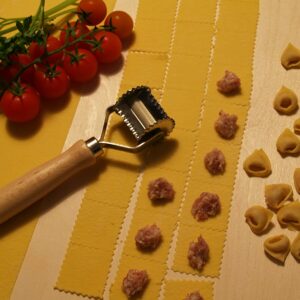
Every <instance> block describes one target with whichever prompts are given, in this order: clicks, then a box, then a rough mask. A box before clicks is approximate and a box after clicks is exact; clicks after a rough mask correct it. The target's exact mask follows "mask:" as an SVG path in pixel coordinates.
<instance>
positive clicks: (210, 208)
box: [191, 192, 221, 222]
mask: <svg viewBox="0 0 300 300" xmlns="http://www.w3.org/2000/svg"><path fill="white" fill-rule="evenodd" d="M220 210H221V204H220V199H219V196H218V195H217V194H212V193H207V192H203V193H201V194H200V196H199V198H197V199H196V200H195V202H194V204H193V206H192V210H191V213H192V215H193V217H194V218H195V219H196V220H197V221H198V222H199V221H205V220H207V219H208V218H209V217H214V216H216V215H217V214H218V213H220Z"/></svg>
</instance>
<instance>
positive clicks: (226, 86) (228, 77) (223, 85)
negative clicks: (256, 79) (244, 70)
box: [217, 70, 241, 94]
mask: <svg viewBox="0 0 300 300" xmlns="http://www.w3.org/2000/svg"><path fill="white" fill-rule="evenodd" d="M217 87H218V91H219V92H221V93H223V94H230V93H233V92H237V91H238V90H239V89H240V87H241V81H240V79H239V78H238V77H237V76H236V75H235V74H234V73H233V72H230V71H227V70H226V71H225V76H224V77H223V78H222V79H221V80H219V81H218V82H217Z"/></svg>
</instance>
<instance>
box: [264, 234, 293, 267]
mask: <svg viewBox="0 0 300 300" xmlns="http://www.w3.org/2000/svg"><path fill="white" fill-rule="evenodd" d="M290 247H291V245H290V241H289V239H288V238H287V237H286V236H285V235H284V234H281V235H276V236H272V237H269V238H267V239H266V240H265V241H264V249H265V252H266V253H267V254H268V255H269V256H271V257H273V258H274V259H276V260H278V261H279V262H281V263H284V262H285V259H286V257H287V255H288V254H289V252H290Z"/></svg>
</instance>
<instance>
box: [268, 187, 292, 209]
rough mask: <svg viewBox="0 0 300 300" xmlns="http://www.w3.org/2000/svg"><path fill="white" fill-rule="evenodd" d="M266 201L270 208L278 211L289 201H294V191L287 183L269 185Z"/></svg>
mask: <svg viewBox="0 0 300 300" xmlns="http://www.w3.org/2000/svg"><path fill="white" fill-rule="evenodd" d="M265 201H266V204H267V206H268V207H269V208H271V209H273V210H275V211H277V210H278V209H280V208H281V207H282V206H283V205H285V204H286V202H287V201H293V189H292V187H291V186H290V185H289V184H286V183H276V184H268V185H266V186H265Z"/></svg>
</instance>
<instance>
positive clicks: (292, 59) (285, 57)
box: [281, 43, 300, 70]
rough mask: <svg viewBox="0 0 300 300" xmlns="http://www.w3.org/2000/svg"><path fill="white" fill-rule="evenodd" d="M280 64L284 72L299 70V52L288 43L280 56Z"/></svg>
mask: <svg viewBox="0 0 300 300" xmlns="http://www.w3.org/2000/svg"><path fill="white" fill-rule="evenodd" d="M281 64H282V66H283V67H284V68H285V69H286V70H289V69H298V68H300V50H299V49H298V48H296V47H295V46H294V45H293V44H291V43H289V44H288V45H287V47H286V48H285V49H284V51H283V53H282V55H281Z"/></svg>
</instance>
